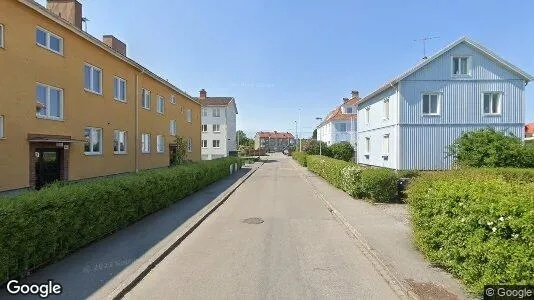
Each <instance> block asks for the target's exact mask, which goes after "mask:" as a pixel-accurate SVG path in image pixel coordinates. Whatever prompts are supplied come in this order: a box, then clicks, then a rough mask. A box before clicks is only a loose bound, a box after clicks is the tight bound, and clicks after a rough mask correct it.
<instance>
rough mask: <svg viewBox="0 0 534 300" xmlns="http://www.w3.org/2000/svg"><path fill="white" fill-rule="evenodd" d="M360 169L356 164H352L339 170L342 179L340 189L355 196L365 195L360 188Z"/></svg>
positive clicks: (361, 196)
mask: <svg viewBox="0 0 534 300" xmlns="http://www.w3.org/2000/svg"><path fill="white" fill-rule="evenodd" d="M362 171H363V169H362V168H361V167H360V166H358V165H352V166H348V167H345V168H343V170H341V177H342V180H343V183H342V186H341V189H342V190H344V191H345V192H347V194H349V195H351V196H352V197H356V198H363V197H365V193H364V192H363V188H362V184H361V183H362Z"/></svg>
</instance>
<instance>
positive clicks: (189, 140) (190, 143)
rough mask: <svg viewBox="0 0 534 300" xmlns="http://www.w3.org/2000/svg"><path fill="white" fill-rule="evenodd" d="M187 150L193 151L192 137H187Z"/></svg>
mask: <svg viewBox="0 0 534 300" xmlns="http://www.w3.org/2000/svg"><path fill="white" fill-rule="evenodd" d="M187 152H193V139H191V138H188V139H187Z"/></svg>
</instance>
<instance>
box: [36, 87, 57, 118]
mask: <svg viewBox="0 0 534 300" xmlns="http://www.w3.org/2000/svg"><path fill="white" fill-rule="evenodd" d="M36 98H37V113H36V115H37V116H38V117H40V118H46V119H55V120H62V119H63V90H62V89H60V88H56V87H53V86H49V85H44V84H41V83H37V88H36Z"/></svg>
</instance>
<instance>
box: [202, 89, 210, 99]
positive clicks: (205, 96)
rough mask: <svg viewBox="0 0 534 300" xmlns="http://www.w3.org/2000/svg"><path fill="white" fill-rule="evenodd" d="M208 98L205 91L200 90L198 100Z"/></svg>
mask: <svg viewBox="0 0 534 300" xmlns="http://www.w3.org/2000/svg"><path fill="white" fill-rule="evenodd" d="M207 97H208V93H207V92H206V90H205V89H201V90H200V99H206V98H207Z"/></svg>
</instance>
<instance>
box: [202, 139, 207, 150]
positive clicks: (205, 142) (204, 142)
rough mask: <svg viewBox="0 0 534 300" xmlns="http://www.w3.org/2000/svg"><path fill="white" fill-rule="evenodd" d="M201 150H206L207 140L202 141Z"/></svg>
mask: <svg viewBox="0 0 534 300" xmlns="http://www.w3.org/2000/svg"><path fill="white" fill-rule="evenodd" d="M202 148H208V140H202Z"/></svg>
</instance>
